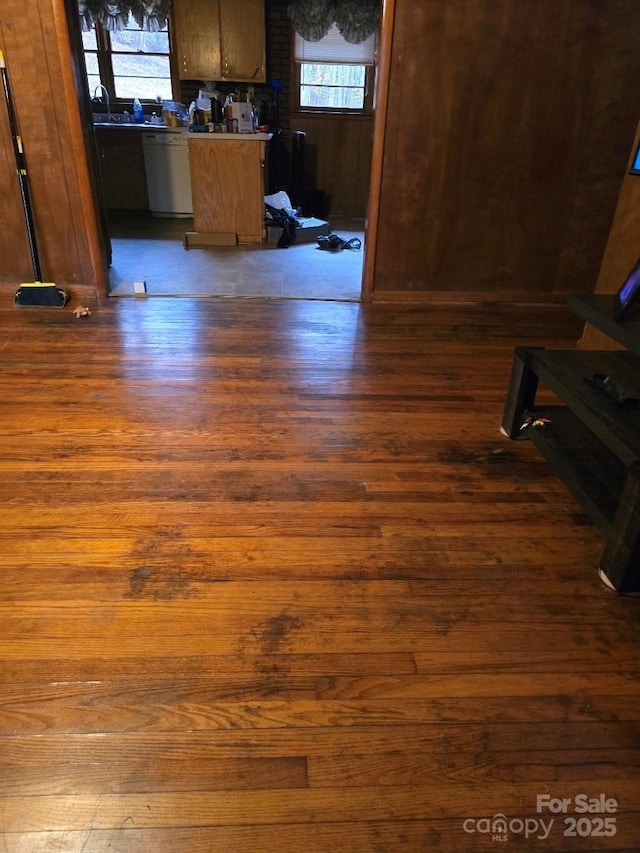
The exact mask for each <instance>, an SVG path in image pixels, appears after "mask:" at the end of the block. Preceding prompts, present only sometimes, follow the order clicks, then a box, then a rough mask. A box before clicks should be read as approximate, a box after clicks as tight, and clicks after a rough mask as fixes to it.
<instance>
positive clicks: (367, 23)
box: [287, 0, 380, 44]
mask: <svg viewBox="0 0 640 853" xmlns="http://www.w3.org/2000/svg"><path fill="white" fill-rule="evenodd" d="M287 14H288V15H289V18H290V19H291V22H292V23H293V26H294V29H295V31H296V32H297V33H298V35H299V36H300V37H301V38H303V39H304V40H305V41H313V42H315V41H320V39H323V38H324V37H325V36H326V35H327V33H328V32H329V30H330V29H331V27H332V26H333V24H335V25H336V27H337V28H338V31H339V33H340V35H341V36H342V38H343V39H344V40H345V41H348V42H349V43H350V44H361V43H362V42H364V41H366V40H367V39H368V38H370V37H371V36H372V35H373V33H375V31H376V30H377V28H378V21H379V20H380V3H379V0H294V2H293V3H290V4H289V6H288V8H287Z"/></svg>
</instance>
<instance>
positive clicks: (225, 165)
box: [189, 134, 266, 245]
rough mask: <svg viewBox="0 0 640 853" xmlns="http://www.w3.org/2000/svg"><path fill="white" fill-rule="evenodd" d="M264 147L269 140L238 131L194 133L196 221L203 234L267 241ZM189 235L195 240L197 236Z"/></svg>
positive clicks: (191, 153) (191, 148)
mask: <svg viewBox="0 0 640 853" xmlns="http://www.w3.org/2000/svg"><path fill="white" fill-rule="evenodd" d="M265 151H266V142H265V141H263V140H256V139H255V138H251V137H249V138H244V139H243V138H242V136H241V135H239V134H229V135H228V137H227V136H226V135H225V138H222V139H209V138H207V139H198V138H196V139H189V165H190V171H191V193H192V196H193V223H194V226H195V232H196V234H197V235H198V236H199V237H205V236H207V237H209V236H220V235H225V236H228V235H235V238H236V239H235V240H234V241H233V242H238V243H262V242H263V241H264V239H265V228H264V161H265ZM189 239H190V245H196V243H195V242H194V240H195V238H194V237H190V238H189ZM200 245H215V244H214V243H212V242H209V243H207V244H200ZM218 245H229V243H218Z"/></svg>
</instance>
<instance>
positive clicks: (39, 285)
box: [13, 281, 69, 308]
mask: <svg viewBox="0 0 640 853" xmlns="http://www.w3.org/2000/svg"><path fill="white" fill-rule="evenodd" d="M68 300H69V294H68V293H67V292H66V290H63V289H62V288H61V287H56V285H55V284H51V283H48V282H41V281H30V282H25V283H23V284H21V285H20V287H19V288H18V289H17V290H16V292H15V294H14V296H13V304H14V305H15V306H17V307H21V306H29V307H38V306H46V307H48V308H64V306H65V305H66V304H67V302H68Z"/></svg>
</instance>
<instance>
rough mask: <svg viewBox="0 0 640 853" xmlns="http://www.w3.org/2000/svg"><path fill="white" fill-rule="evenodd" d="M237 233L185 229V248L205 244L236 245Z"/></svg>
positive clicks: (195, 247)
mask: <svg viewBox="0 0 640 853" xmlns="http://www.w3.org/2000/svg"><path fill="white" fill-rule="evenodd" d="M238 242H239V241H238V235H237V234H200V232H198V231H187V232H186V234H185V235H184V247H185V249H197V248H204V247H205V246H237V244H238Z"/></svg>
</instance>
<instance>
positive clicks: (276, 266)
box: [109, 216, 364, 301]
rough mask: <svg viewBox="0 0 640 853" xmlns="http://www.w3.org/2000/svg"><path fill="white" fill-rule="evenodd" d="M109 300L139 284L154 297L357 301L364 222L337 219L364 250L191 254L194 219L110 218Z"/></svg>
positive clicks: (237, 249)
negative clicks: (187, 242) (188, 237)
mask: <svg viewBox="0 0 640 853" xmlns="http://www.w3.org/2000/svg"><path fill="white" fill-rule="evenodd" d="M109 227H110V232H111V245H112V265H111V270H110V283H111V290H110V296H133V295H134V294H135V289H134V282H140V281H144V282H145V283H146V293H147V296H243V297H246V296H261V297H286V298H292V299H326V300H342V301H357V300H359V299H360V293H361V286H362V262H363V250H364V223H363V221H362V220H348V221H346V220H345V221H340V222H337V221H332V223H331V228H332V231H333V233H335V234H339V235H340V236H341V237H343V238H344V239H346V240H347V239H351V238H352V237H358V238H359V239H360V240H361V241H362V246H363V249H362V250H360V251H357V250H356V251H354V250H344V251H342V252H335V253H334V252H327V251H323V250H321V249H319V248H318V246H317V243H315V242H313V243H294V244H293V245H292V246H290V247H289V248H288V249H278V248H277V246H276V245H275V244H271V243H269V244H265V245H262V246H248V245H247V246H215V247H207V248H191V249H185V247H184V243H183V237H184V233H185V231H193V230H194V228H193V220H192V219H161V218H156V219H152V218H149V217H133V216H126V217H122V218H120V217H118V218H115V217H110V222H109Z"/></svg>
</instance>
